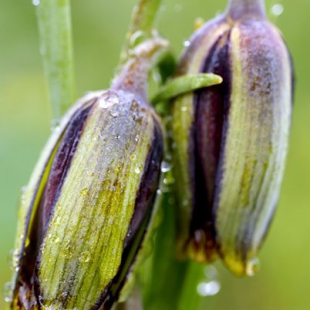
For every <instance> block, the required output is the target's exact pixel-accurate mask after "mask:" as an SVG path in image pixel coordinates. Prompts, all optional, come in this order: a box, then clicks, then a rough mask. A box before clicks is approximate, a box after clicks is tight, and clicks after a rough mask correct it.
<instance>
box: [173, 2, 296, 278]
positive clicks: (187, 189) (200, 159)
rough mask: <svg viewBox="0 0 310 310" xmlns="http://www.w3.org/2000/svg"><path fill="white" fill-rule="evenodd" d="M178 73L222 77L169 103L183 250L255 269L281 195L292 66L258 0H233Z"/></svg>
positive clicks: (238, 270) (239, 270) (198, 36)
mask: <svg viewBox="0 0 310 310" xmlns="http://www.w3.org/2000/svg"><path fill="white" fill-rule="evenodd" d="M189 42H190V44H189V46H188V47H187V48H186V49H185V51H184V53H183V55H182V58H181V61H180V64H179V67H178V75H183V74H196V73H199V72H212V73H215V74H218V75H220V76H222V77H223V83H222V84H220V85H216V86H211V87H208V88H205V89H202V90H197V91H195V92H194V93H191V94H186V95H182V96H180V97H179V98H177V99H176V100H174V101H173V107H172V122H171V123H172V125H171V126H172V133H173V138H174V146H175V147H174V152H173V153H174V155H175V156H174V166H175V177H176V181H177V192H178V198H179V206H180V212H179V213H180V215H181V218H180V225H179V232H180V239H179V240H180V248H181V251H182V252H183V255H184V253H185V255H189V256H190V257H191V258H194V259H196V260H198V261H201V262H208V261H211V260H213V259H214V258H215V257H216V256H217V255H220V257H221V258H222V259H223V260H224V262H225V263H226V265H227V266H228V268H229V269H230V270H231V271H233V272H234V273H235V274H237V275H245V274H247V275H252V274H254V273H255V271H256V270H255V269H256V267H257V266H256V263H257V259H256V256H257V254H258V250H259V248H260V246H261V243H262V241H263V239H264V237H265V234H266V232H267V229H268V227H269V224H270V222H271V219H272V216H273V213H274V210H275V207H276V204H277V201H278V196H279V191H280V185H281V181H282V176H283V169H284V164H285V157H286V153H287V146H288V136H289V129H290V121H291V105H292V96H293V94H292V93H293V70H292V66H291V60H290V55H289V52H288V51H287V48H286V46H285V44H284V42H283V40H282V37H281V35H280V33H279V31H278V30H277V29H276V28H275V27H274V26H273V25H271V24H270V23H269V22H268V21H267V20H266V17H265V12H264V2H263V1H261V0H231V1H230V3H229V5H228V10H227V12H226V13H225V14H224V15H222V16H220V17H218V18H216V19H214V20H212V21H210V22H208V23H206V24H205V25H203V26H202V27H201V28H200V29H199V30H198V31H197V32H196V33H195V34H194V35H193V36H192V38H191V39H190V41H189Z"/></svg>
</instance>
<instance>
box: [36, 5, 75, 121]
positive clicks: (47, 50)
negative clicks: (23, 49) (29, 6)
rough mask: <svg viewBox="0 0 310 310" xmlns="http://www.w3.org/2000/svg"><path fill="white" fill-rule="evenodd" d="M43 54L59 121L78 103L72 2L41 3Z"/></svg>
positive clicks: (40, 17) (38, 11)
mask: <svg viewBox="0 0 310 310" xmlns="http://www.w3.org/2000/svg"><path fill="white" fill-rule="evenodd" d="M36 5H37V18H38V25H39V32H40V43H41V47H40V50H41V54H42V58H43V65H44V71H45V74H46V77H47V81H48V86H49V93H50V100H51V103H52V107H53V115H54V117H55V118H59V117H61V116H62V115H63V114H64V112H65V111H66V110H67V109H68V108H69V107H70V105H71V104H72V103H73V100H74V76H73V49H72V33H71V13H70V1H69V0H54V1H50V0H41V1H39V2H37V4H36Z"/></svg>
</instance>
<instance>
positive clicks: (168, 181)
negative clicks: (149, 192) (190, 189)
mask: <svg viewBox="0 0 310 310" xmlns="http://www.w3.org/2000/svg"><path fill="white" fill-rule="evenodd" d="M174 182H175V180H174V177H173V175H172V173H169V174H167V177H166V178H164V179H163V183H164V184H165V185H171V184H173V183H174Z"/></svg>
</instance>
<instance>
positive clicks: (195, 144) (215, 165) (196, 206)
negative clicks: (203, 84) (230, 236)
mask: <svg viewBox="0 0 310 310" xmlns="http://www.w3.org/2000/svg"><path fill="white" fill-rule="evenodd" d="M229 46H230V31H227V32H225V33H224V34H223V35H222V36H220V37H219V39H218V40H217V41H216V42H215V43H214V45H213V47H212V48H211V49H210V51H209V53H208V56H207V57H206V59H205V62H204V64H203V65H202V67H201V72H204V73H209V72H212V73H215V74H218V75H220V76H222V77H223V83H222V84H220V85H216V86H211V87H208V88H204V89H201V90H198V91H196V92H195V95H194V107H195V121H194V122H193V127H192V129H191V136H192V139H191V149H192V151H191V152H190V167H191V174H192V190H193V193H194V194H193V212H192V220H191V227H190V233H191V235H192V237H193V238H194V239H196V241H197V246H199V243H201V242H202V240H205V243H206V244H205V247H206V251H207V253H208V250H210V251H211V250H212V248H214V246H215V245H214V240H215V238H214V237H215V229H214V221H213V215H212V214H213V210H212V205H213V200H214V189H215V185H216V184H215V180H216V175H217V171H218V169H219V159H220V156H221V150H222V145H223V138H224V137H225V135H226V130H225V129H224V128H225V126H224V123H225V122H227V117H228V110H229V97H230V88H231V76H230V75H231V72H230V70H229V68H230V65H229ZM197 232H198V233H197ZM201 234H204V236H201ZM207 256H208V254H207Z"/></svg>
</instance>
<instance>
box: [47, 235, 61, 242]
mask: <svg viewBox="0 0 310 310" xmlns="http://www.w3.org/2000/svg"><path fill="white" fill-rule="evenodd" d="M48 237H49V238H50V240H51V242H53V243H55V244H58V243H59V242H60V239H59V238H58V236H57V235H56V234H48Z"/></svg>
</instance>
